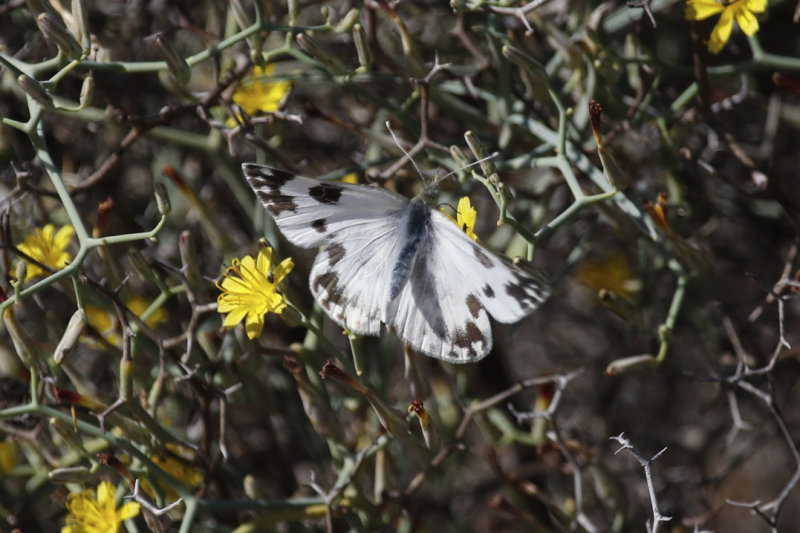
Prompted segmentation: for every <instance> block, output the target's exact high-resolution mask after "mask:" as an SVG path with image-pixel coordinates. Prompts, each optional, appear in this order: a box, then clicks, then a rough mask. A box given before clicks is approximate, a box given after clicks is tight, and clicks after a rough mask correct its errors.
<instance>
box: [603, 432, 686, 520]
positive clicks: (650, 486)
mask: <svg viewBox="0 0 800 533" xmlns="http://www.w3.org/2000/svg"><path fill="white" fill-rule="evenodd" d="M609 439H610V440H615V441H617V442H619V443H620V445H621V446H620V448H619V450H617V451H616V452H615V454H616V453H619V452H621V451H622V450H629V451H630V453H631V455H633V456H634V457H635V458H636V460H637V461H638V462H639V464H640V465H641V467H642V468H644V476H645V479H646V480H647V490H648V491H649V492H650V503H651V504H652V506H653V523H652V524H650V523H649V522H650V521H649V520H648V527H647V529H648V531H649V532H650V533H656V532H657V531H658V530H659V527H660V524H661V522H668V521H670V520H672V517H671V516H664V515H662V514H661V512H660V511H659V510H658V499H657V498H656V487H655V483H653V472H652V469H651V468H650V465H652V464H653V462H654V461H655V460H656V459H658V458H659V457H660V456H661V454H663V453H664V452H665V451H667V448H666V447H665V448H663V449H662V450H661V451H660V452H658V453H657V454H655V455H654V456H653V457H651V458H650V459H647V458H646V457H645V456H644V455H642V453H641V452H640V451H639V450H638V449H637V448H636V447H635V446H634V445H633V444H631V442H630V441H629V440H628V439H627V438H626V437H625V434H624V433H620V434H619V435H617V436H615V437H609Z"/></svg>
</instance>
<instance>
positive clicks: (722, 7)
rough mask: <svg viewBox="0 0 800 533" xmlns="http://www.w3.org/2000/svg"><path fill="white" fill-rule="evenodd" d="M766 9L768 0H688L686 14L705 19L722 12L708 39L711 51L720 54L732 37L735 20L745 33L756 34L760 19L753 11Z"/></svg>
mask: <svg viewBox="0 0 800 533" xmlns="http://www.w3.org/2000/svg"><path fill="white" fill-rule="evenodd" d="M766 9H767V0H732V1H728V2H715V1H713V0H687V2H686V10H685V12H684V15H685V16H686V18H687V19H690V20H703V19H705V18H708V17H710V16H712V15H716V14H717V13H720V12H721V13H722V15H721V16H720V18H719V21H717V25H716V26H714V29H713V30H712V31H711V38H710V39H709V41H708V49H709V51H710V52H712V53H714V54H718V53H719V52H721V51H722V49H723V48H724V47H725V44H726V43H727V42H728V39H730V37H731V32H732V31H733V21H734V20H736V22H737V23H738V24H739V27H740V28H741V29H742V32H744V33H745V35H755V33H756V32H757V31H758V20H757V19H756V17H755V15H753V13H763V12H764V11H765V10H766Z"/></svg>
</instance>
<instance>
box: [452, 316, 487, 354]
mask: <svg viewBox="0 0 800 533" xmlns="http://www.w3.org/2000/svg"><path fill="white" fill-rule="evenodd" d="M450 343H451V344H452V345H453V347H454V348H461V350H462V352H463V351H466V354H467V356H466V358H464V357H459V355H458V352H456V350H455V349H452V350H450V353H449V357H450V358H451V359H452V360H455V361H475V360H478V359H480V358H482V357H483V356H484V355H486V349H487V348H488V342H487V340H486V335H484V333H483V332H482V331H481V328H479V327H478V325H477V324H476V323H475V322H467V325H466V327H465V328H464V330H463V331H455V332H453V335H451V337H450ZM476 345H477V347H476Z"/></svg>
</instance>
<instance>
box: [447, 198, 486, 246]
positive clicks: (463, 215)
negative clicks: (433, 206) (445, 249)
mask: <svg viewBox="0 0 800 533" xmlns="http://www.w3.org/2000/svg"><path fill="white" fill-rule="evenodd" d="M443 211H444V210H443ZM445 215H446V216H447V218H449V219H450V220H452V221H453V222H455V223H456V224H458V227H459V228H461V230H462V231H463V232H464V233H466V234H467V236H468V237H469V238H470V239H472V240H473V241H477V240H478V236H477V235H475V221H476V220H477V219H478V211H476V210H475V208H474V207H472V204H471V203H470V201H469V197H468V196H462V197H461V199H460V200H459V201H458V206H457V207H456V218H453V217H451V216H450V215H448V214H447V213H445Z"/></svg>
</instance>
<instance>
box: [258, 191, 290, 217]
mask: <svg viewBox="0 0 800 533" xmlns="http://www.w3.org/2000/svg"><path fill="white" fill-rule="evenodd" d="M254 190H255V191H256V196H258V199H259V200H260V201H261V203H262V204H264V207H266V208H267V210H268V211H269V212H270V213H271V214H272V216H274V217H279V216H281V215H282V214H283V212H284V211H288V212H290V213H294V212H295V210H297V204H296V203H294V196H287V195H285V194H281V192H280V190H277V189H276V190H274V191H271V190H264V189H254Z"/></svg>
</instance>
